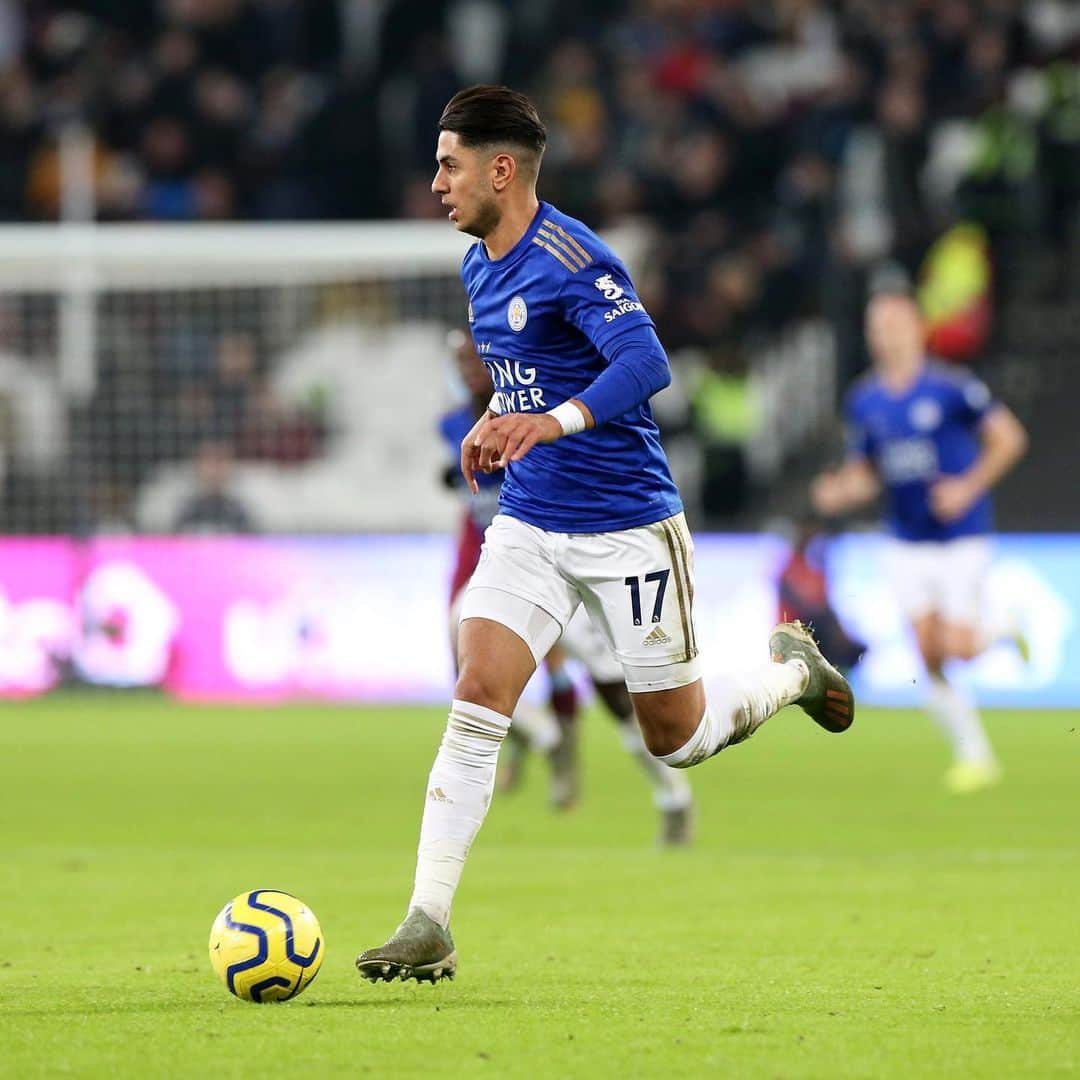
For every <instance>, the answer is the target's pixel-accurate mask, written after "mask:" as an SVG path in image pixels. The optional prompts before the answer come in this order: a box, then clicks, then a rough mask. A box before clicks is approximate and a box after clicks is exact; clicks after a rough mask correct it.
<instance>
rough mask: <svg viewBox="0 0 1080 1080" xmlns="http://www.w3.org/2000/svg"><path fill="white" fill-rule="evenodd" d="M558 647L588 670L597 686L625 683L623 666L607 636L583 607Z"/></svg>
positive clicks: (567, 628)
mask: <svg viewBox="0 0 1080 1080" xmlns="http://www.w3.org/2000/svg"><path fill="white" fill-rule="evenodd" d="M559 645H560V646H561V647H562V649H563V651H564V652H565V653H566V655H567V656H569V657H570V658H571V659H573V660H576V661H577V662H578V663H579V664H581V665H582V666H583V667H584V668H585V670H586V671H587V672H588V673H589V678H590V679H592V681H593V682H594V683H601V684H603V683H616V682H618V683H621V682H622V681H623V669H622V664H620V663H619V661H618V660H617V659H616V657H615V654H614V653H613V652H612V651H611V649H610V648H609V647H608V643H607V641H606V640H605V639H604V635H603V634H602V633H601V632H600V631H599V630H598V629H597V628H596V626H595V625H594V624H593V621H592V619H590V618H589V614H588V611H587V610H586V609H585V607H584V606H582V607H579V608H578V609H577V611H576V612H575V613H574V617H573V618H572V619H571V620H570V622H569V623H568V624H567V627H566V629H565V630H564V631H563V636H562V637H561V638H560V639H559Z"/></svg>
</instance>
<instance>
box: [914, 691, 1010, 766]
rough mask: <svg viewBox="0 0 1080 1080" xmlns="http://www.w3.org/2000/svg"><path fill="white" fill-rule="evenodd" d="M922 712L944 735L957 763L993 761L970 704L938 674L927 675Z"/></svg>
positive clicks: (976, 712)
mask: <svg viewBox="0 0 1080 1080" xmlns="http://www.w3.org/2000/svg"><path fill="white" fill-rule="evenodd" d="M926 711H927V712H928V713H929V714H930V715H931V716H932V717H933V719H934V721H935V722H936V723H937V725H938V727H940V728H941V730H942V731H944V732H945V736H946V738H948V740H949V742H950V743H951V744H952V748H953V753H954V754H955V755H956V759H957V760H958V761H969V762H978V763H979V764H985V763H988V762H991V761H993V760H994V751H993V750H992V749H991V747H990V740H989V739H988V738H987V737H986V731H985V730H984V729H983V726H982V721H981V720H980V719H979V713H978V710H976V708H975V704H974V702H972V700H971V699H970V698H969V697H968V696H967V694H965V693H963V692H962V691H961V690H959V689H957V687H955V686H953V685H952V683H950V682H948V681H947V680H946V679H944V678H942V677H941V676H940V675H931V676H930V692H929V693H928V694H927V696H926Z"/></svg>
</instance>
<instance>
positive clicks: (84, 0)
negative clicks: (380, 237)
mask: <svg viewBox="0 0 1080 1080" xmlns="http://www.w3.org/2000/svg"><path fill="white" fill-rule="evenodd" d="M1078 56H1080V16H1078V14H1077V5H1076V4H1074V3H1069V2H1068V0H754V2H751V0H590V2H588V3H580V2H570V0H501V2H500V0H425V2H424V3H422V4H420V3H416V2H414V0H319V2H301V0H158V2H157V3H150V2H145V3H144V2H138V0H73V2H67V3H62V2H59V0H26V2H23V3H18V2H16V0H0V72H2V74H0V147H2V148H3V150H2V153H3V155H4V162H3V164H4V168H3V169H2V170H0V216H2V217H4V218H7V219H11V220H20V219H51V218H55V217H56V216H57V215H58V213H59V212H60V207H61V192H60V182H59V178H60V153H59V150H58V146H59V142H60V136H61V132H63V131H64V130H65V128H68V127H69V125H70V124H71V123H72V122H73V121H81V122H82V123H83V124H84V125H85V126H86V127H87V128H88V129H89V130H90V132H91V133H92V137H93V161H94V171H95V175H96V180H97V191H96V195H97V198H96V203H97V214H98V216H99V217H101V218H105V219H124V220H126V219H137V220H145V219H153V220H171V221H176V220H181V221H183V220H220V219H256V220H271V219H273V220H280V219H327V218H329V219H341V218H347V219H360V218H383V217H424V216H436V215H438V213H439V207H438V204H437V201H436V200H435V199H433V198H432V197H431V195H430V192H429V190H428V185H429V182H430V174H431V159H432V133H433V129H434V125H435V121H436V119H437V117H438V115H439V112H440V110H441V107H442V105H443V103H444V102H445V101H446V99H447V98H448V97H449V96H450V95H451V94H452V93H453V92H454V91H455V90H456V89H458V88H459V87H460V86H461V85H463V84H465V83H468V82H472V81H482V80H488V81H493V80H505V81H507V82H511V83H513V84H515V85H518V86H522V87H524V88H525V89H527V90H529V91H530V92H531V93H532V94H533V95H534V96H535V97H536V98H537V100H538V101H539V103H540V105H541V110H542V112H543V114H544V116H545V117H546V118H547V120H548V123H549V125H550V128H551V143H550V149H549V152H548V156H547V163H546V167H545V171H544V177H543V194H544V195H545V196H547V197H549V198H550V199H552V200H553V201H555V202H557V203H558V204H559V205H560V206H561V207H562V209H564V210H565V211H567V212H569V213H571V214H573V215H576V216H579V217H581V218H583V219H584V220H585V221H587V222H589V223H590V224H593V225H596V226H604V225H609V224H612V223H614V222H617V221H619V220H620V219H623V218H626V217H628V216H637V217H644V218H646V219H648V220H649V221H651V222H654V223H655V224H656V225H658V226H659V230H658V236H659V237H660V242H659V250H658V252H657V253H656V254H657V257H656V258H654V259H652V260H651V261H650V265H651V266H652V267H653V268H654V271H655V272H654V273H653V274H652V275H650V278H649V280H648V281H646V282H644V283H643V284H644V287H645V289H646V292H647V293H648V298H649V301H650V304H651V308H652V310H653V311H654V313H655V314H656V316H657V318H658V319H659V321H660V322H661V324H662V325H661V329H662V330H663V331H664V337H665V341H667V342H668V343H669V344H670V345H672V346H673V347H678V346H679V345H680V344H683V343H690V344H701V345H707V346H708V347H710V348H712V349H715V348H716V347H717V345H718V343H719V344H722V343H724V342H738V341H741V340H744V339H745V336H746V332H747V331H748V330H749V329H753V328H754V327H757V326H764V327H771V326H775V325H777V324H778V323H782V322H783V321H784V320H785V319H787V318H790V317H791V316H793V315H796V314H799V313H800V312H801V311H803V310H805V309H808V308H809V309H812V310H818V309H821V308H822V307H825V308H826V309H827V308H828V305H829V304H830V303H833V304H841V305H842V304H843V303H844V302H845V299H844V298H845V295H846V293H847V292H848V291H849V289H850V284H851V283H850V281H849V280H847V277H846V275H845V271H846V270H849V269H850V268H851V267H852V266H860V265H865V264H868V263H870V262H872V261H873V260H876V259H879V258H881V257H883V256H886V255H889V256H892V257H894V258H898V259H899V260H900V261H901V262H902V263H903V264H904V265H905V266H907V267H908V268H909V269H911V270H914V269H915V268H916V267H917V265H918V262H919V260H920V259H921V258H922V256H923V254H924V252H925V250H926V248H927V246H928V244H929V243H930V241H931V240H932V239H933V238H934V237H935V236H936V235H938V234H939V233H940V232H941V230H942V229H943V228H944V227H945V226H946V225H947V224H949V223H950V222H951V221H953V220H956V219H957V218H961V217H967V218H970V217H974V218H975V219H976V220H979V221H982V222H983V223H984V224H985V226H986V228H987V229H988V230H989V233H990V240H991V242H992V243H993V244H996V245H997V247H998V248H999V249H1002V250H1007V245H1008V243H1009V239H1010V237H1011V236H1013V235H1015V234H1017V233H1021V234H1025V233H1028V232H1030V230H1031V229H1033V228H1034V229H1037V230H1040V231H1041V233H1042V234H1043V235H1044V236H1045V237H1046V238H1047V239H1048V241H1049V242H1050V243H1051V245H1052V246H1055V247H1061V246H1063V245H1064V244H1065V243H1066V242H1067V237H1068V234H1069V227H1070V224H1071V222H1072V219H1073V217H1074V216H1075V205H1076V201H1077V198H1078V192H1080V165H1078V164H1077V162H1078V160H1080V157H1078V156H1080V69H1078V67H1077V61H1078ZM957 125H961V126H960V127H958V126H957ZM964 125H966V126H964ZM950 134H952V135H954V136H955V137H954V138H953V139H952V140H951V141H950V140H949V139H948V138H946V136H948V135H950ZM965 136H966V137H965ZM1036 180H1037V183H1036Z"/></svg>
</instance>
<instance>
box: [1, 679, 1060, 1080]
mask: <svg viewBox="0 0 1080 1080" xmlns="http://www.w3.org/2000/svg"><path fill="white" fill-rule="evenodd" d="M0 717H2V718H3V722H2V723H0V792H2V794H0V820H2V826H0V832H2V837H3V859H2V861H0V874H2V875H3V877H2V882H3V887H2V891H0V896H2V897H3V910H2V921H0V1075H3V1076H12V1077H29V1076H57V1075H72V1076H109V1077H127V1076H140V1077H153V1076H176V1077H199V1076H213V1077H231V1076H236V1077H240V1076H245V1077H246V1076H257V1077H270V1076H282V1077H284V1076H289V1077H297V1076H319V1077H321V1076H360V1075H367V1074H370V1075H372V1076H428V1077H430V1076H440V1077H456V1076H462V1077H465V1076H468V1077H473V1076H484V1075H490V1076H500V1077H502V1076H523V1077H524V1076H553V1077H564V1076H573V1077H594V1076H598V1075H601V1076H602V1075H610V1076H618V1077H620V1078H622V1077H638V1076H641V1077H648V1076H662V1077H683V1076H685V1077H696V1076H706V1075H708V1076H737V1077H758V1076H761V1077H785V1078H786V1077H827V1078H836V1077H890V1076H896V1077H929V1076H941V1077H1019V1076H1030V1077H1051V1076H1065V1075H1078V1074H1080V996H1078V980H1077V976H1078V971H1080V967H1078V961H1077V950H1076V945H1077V908H1078V897H1080V860H1078V840H1080V797H1078V796H1080V784H1078V762H1080V716H1078V715H1077V714H1076V713H1062V712H1056V713H1049V712H1048V713H998V714H993V715H991V716H990V718H989V723H990V727H991V730H992V734H993V736H994V738H995V740H996V742H997V744H998V747H999V750H1000V752H1001V756H1002V759H1003V761H1004V764H1005V767H1006V779H1005V783H1004V784H1003V785H1002V786H1001V787H1000V788H998V789H996V790H993V791H989V792H985V793H981V794H979V795H975V796H968V797H964V798H955V797H950V796H948V795H946V794H945V793H944V791H943V790H942V789H941V786H940V781H941V775H942V772H943V770H944V767H945V765H946V755H945V750H944V747H943V745H942V743H941V741H940V740H939V738H938V736H937V734H936V732H935V731H934V730H933V729H932V728H931V726H930V724H929V722H928V721H927V720H925V719H924V718H923V717H921V716H920V715H918V714H912V713H904V712H889V711H876V710H869V709H867V710H864V711H863V712H862V714H861V715H860V717H859V719H858V721H857V723H856V726H855V728H853V730H852V732H851V733H850V734H848V735H844V736H831V735H826V734H824V733H823V732H820V731H818V730H817V729H816V728H815V727H814V726H813V725H812V724H811V723H810V722H809V721H807V720H806V719H805V718H803V717H802V716H801V715H800V714H799V713H798V712H797V711H792V710H789V711H788V712H786V713H784V714H783V715H781V716H780V717H777V718H776V719H775V720H773V721H771V722H770V723H769V724H768V725H767V726H766V727H765V728H764V729H763V730H762V731H761V732H759V734H758V735H757V736H755V738H754V739H753V740H752V741H751V742H750V743H748V744H747V745H746V746H742V747H739V748H736V749H734V750H732V751H730V752H727V753H725V754H722V755H721V756H720V757H719V758H717V759H715V760H714V761H712V762H709V763H707V764H706V765H704V766H702V767H701V768H699V769H696V770H694V772H693V775H692V779H693V782H694V783H695V786H696V791H697V793H698V796H699V803H700V815H699V821H698V837H697V843H696V845H695V846H694V848H693V849H692V850H689V851H682V852H662V851H658V850H656V849H655V847H654V844H653V841H654V833H655V824H656V823H655V820H654V814H653V811H652V808H651V806H650V805H649V802H648V796H647V793H646V790H645V787H644V782H643V781H642V779H641V778H640V777H639V776H638V774H637V773H636V771H635V769H634V766H633V764H632V762H630V761H629V760H628V759H627V757H626V756H625V755H624V753H623V752H622V750H621V748H620V747H619V745H618V742H617V740H616V737H615V734H614V732H613V731H612V730H611V729H610V727H609V725H608V723H607V721H606V720H605V719H604V718H603V717H601V716H599V715H590V716H589V717H588V718H587V721H586V724H585V739H584V767H585V781H586V789H585V800H584V802H583V804H582V805H581V807H580V808H579V809H578V810H577V811H576V812H574V813H571V814H567V815H565V816H554V815H552V814H551V813H549V812H548V810H547V808H546V806H545V802H544V795H545V791H544V784H543V779H544V778H543V773H542V770H541V768H540V765H541V763H540V762H532V763H531V768H530V772H529V775H528V781H527V784H526V786H525V788H524V790H522V791H521V792H520V793H517V794H515V795H513V796H501V795H500V796H496V799H495V804H494V806H493V808H492V812H491V814H490V815H489V818H488V822H487V825H486V826H485V829H484V831H483V832H482V834H481V836H480V839H479V840H478V842H477V844H476V847H475V849H474V851H473V855H472V857H471V860H470V863H469V866H468V867H467V870H466V874H465V879H464V883H463V885H462V888H461V891H460V893H459V895H458V899H457V904H456V909H455V915H454V920H453V930H454V934H455V937H456V941H457V946H458V951H459V954H460V968H459V972H458V978H457V980H456V981H455V982H453V983H444V984H441V985H439V986H436V987H431V986H426V985H425V986H416V985H415V984H400V983H394V984H390V985H385V984H379V985H377V986H372V985H369V984H367V983H364V982H362V981H361V980H360V979H359V978H358V976H357V975H356V973H355V971H354V969H353V959H354V957H355V954H356V952H357V951H358V950H359V949H360V948H364V947H367V946H370V945H374V944H378V943H380V942H381V941H382V940H383V938H384V937H385V935H386V934H387V933H389V931H391V930H392V929H393V927H394V926H395V925H396V923H397V920H398V918H399V916H400V915H401V914H402V910H403V906H404V904H405V902H406V900H407V898H408V894H409V889H410V885H411V880H412V866H413V851H414V849H415V842H416V833H417V828H418V825H419V815H420V811H421V805H422V799H423V794H424V787H425V779H426V775H427V770H428V768H429V766H430V762H431V758H432V754H433V752H434V748H435V746H436V744H437V741H438V737H439V734H440V731H441V728H442V725H443V714H441V713H440V712H439V711H438V710H425V709H347V708H318V707H293V708H280V709H266V710H257V709H241V708H231V709H224V708H221V709H217V708H215V709H210V708H194V707H184V706H181V705H177V704H175V703H171V702H169V701H165V700H162V699H159V698H157V697H154V696H138V697H120V696H111V695H107V694H101V695H92V694H86V695H73V694H72V695H63V696H56V697H53V698H51V699H46V700H42V701H34V702H29V703H19V704H14V703H8V704H5V705H3V706H2V711H0ZM258 887H275V888H281V889H286V890H288V891H291V892H294V893H296V894H298V895H300V896H302V897H303V898H304V899H305V900H306V901H307V902H308V903H309V904H310V905H311V906H312V908H313V909H314V910H315V912H316V913H317V914H318V916H319V918H320V919H321V921H322V926H323V930H324V932H325V934H326V939H327V955H326V962H325V964H324V966H323V969H322V972H321V974H320V975H319V977H318V979H317V980H316V981H315V983H314V984H313V985H312V986H311V988H310V989H309V990H307V991H305V993H304V995H303V996H302V997H300V998H298V999H296V1000H295V1001H293V1002H289V1003H287V1004H284V1005H267V1006H254V1005H248V1004H246V1003H244V1002H241V1001H238V1000H235V999H233V998H232V997H231V996H230V995H228V994H227V993H226V992H225V990H224V989H223V987H222V986H221V985H220V984H219V983H218V982H217V980H216V979H215V977H214V975H213V973H212V972H211V969H210V966H209V962H208V960H207V954H206V941H207V936H208V933H209V929H210V923H211V921H212V920H213V918H214V916H215V914H216V913H217V911H218V909H219V908H220V907H221V905H222V904H223V903H224V902H225V901H226V900H228V899H229V898H230V897H231V896H233V895H234V894H236V893H238V892H241V891H243V890H245V889H248V888H258Z"/></svg>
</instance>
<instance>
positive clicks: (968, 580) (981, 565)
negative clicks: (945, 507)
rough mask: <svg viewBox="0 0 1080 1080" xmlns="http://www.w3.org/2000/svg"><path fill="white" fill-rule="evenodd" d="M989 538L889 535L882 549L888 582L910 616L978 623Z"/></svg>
mask: <svg viewBox="0 0 1080 1080" xmlns="http://www.w3.org/2000/svg"><path fill="white" fill-rule="evenodd" d="M990 559H991V552H990V540H989V538H988V537H986V536H963V537H958V538H957V539H955V540H943V541H933V540H893V541H891V542H890V543H889V546H888V548H887V549H886V554H885V560H886V562H885V565H886V570H887V572H888V575H889V581H890V583H891V584H892V587H893V589H894V591H895V593H896V599H897V602H898V603H899V605H900V609H901V610H902V611H903V612H904V614H905V616H907V618H908V619H909V620H912V621H914V620H915V619H919V618H921V617H922V616H924V615H930V614H935V613H936V614H937V615H939V616H940V617H941V618H942V619H944V621H945V622H947V623H953V624H956V625H960V626H977V625H978V623H979V621H980V618H981V615H982V612H983V600H984V597H983V590H984V587H985V583H986V576H987V572H988V571H989V568H990Z"/></svg>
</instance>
